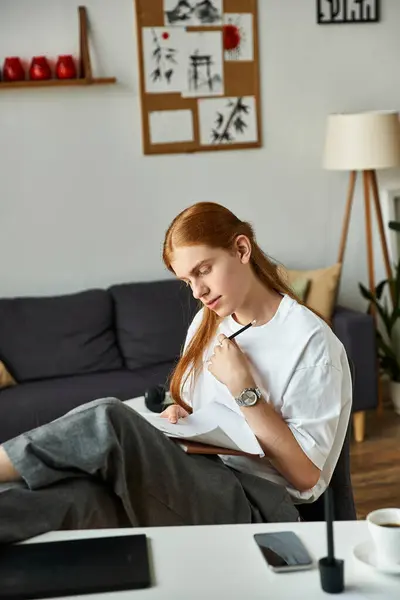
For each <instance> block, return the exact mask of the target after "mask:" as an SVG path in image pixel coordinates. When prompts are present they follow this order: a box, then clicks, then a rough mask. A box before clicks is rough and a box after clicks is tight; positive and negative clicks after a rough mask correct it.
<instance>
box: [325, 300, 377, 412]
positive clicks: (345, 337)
mask: <svg viewBox="0 0 400 600" xmlns="http://www.w3.org/2000/svg"><path fill="white" fill-rule="evenodd" d="M332 324H333V330H334V332H335V334H336V335H337V337H338V338H339V340H340V341H341V342H342V344H343V346H344V347H345V349H346V352H347V355H348V357H349V359H351V361H352V362H353V365H354V373H355V381H354V393H353V408H352V410H353V412H357V411H364V410H367V409H372V408H376V406H377V405H378V362H377V348H376V333H375V323H374V319H373V317H372V316H371V315H368V314H366V313H362V312H360V311H356V310H352V309H350V308H344V307H343V306H337V307H336V309H335V313H334V315H333V319H332Z"/></svg>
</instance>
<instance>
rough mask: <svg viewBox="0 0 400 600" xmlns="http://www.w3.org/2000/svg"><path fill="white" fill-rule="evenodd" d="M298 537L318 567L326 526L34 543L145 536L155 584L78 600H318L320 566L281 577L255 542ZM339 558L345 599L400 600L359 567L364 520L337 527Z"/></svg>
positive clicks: (395, 584) (53, 536) (394, 586)
mask: <svg viewBox="0 0 400 600" xmlns="http://www.w3.org/2000/svg"><path fill="white" fill-rule="evenodd" d="M288 530H292V531H295V532H296V533H297V534H298V535H299V537H300V538H301V539H302V541H303V542H304V543H305V545H306V547H307V548H308V550H309V552H310V553H311V555H312V556H313V558H314V559H315V561H317V560H318V559H319V558H321V557H323V556H325V555H326V535H325V524H324V523H291V524H286V523H274V524H262V525H217V526H202V527H164V528H162V527H154V528H143V529H142V528H140V529H118V530H115V529H114V530H89V531H67V532H54V533H48V534H45V535H42V536H38V537H37V538H33V539H32V540H29V541H28V542H27V543H30V542H31V541H43V542H45V541H54V540H60V539H71V538H81V537H95V536H111V535H131V534H132V533H145V534H146V535H147V536H148V540H149V549H150V560H151V568H152V573H153V584H152V587H151V588H148V589H145V590H132V591H124V592H115V593H114V592H112V593H110V592H109V593H106V594H92V595H85V596H74V598H75V600H78V599H80V600H128V599H129V600H136V599H138V600H139V599H140V598H143V599H148V600H152V599H153V598H162V599H163V600H170V599H171V600H180V599H182V600H197V599H201V600H213V599H214V598H215V599H218V600H225V599H227V600H236V599H237V600H239V599H240V600H258V599H260V600H261V599H262V600H279V599H280V598H288V599H293V600H297V599H306V600H316V599H322V598H324V599H325V600H326V598H328V597H329V595H328V594H325V592H323V591H322V589H321V587H320V581H319V572H318V568H317V566H315V567H314V568H313V569H312V570H310V571H302V572H294V573H285V574H276V573H273V572H272V571H271V570H270V569H269V568H268V567H267V565H266V563H265V561H264V558H263V556H262V554H261V552H260V550H259V549H258V546H257V545H256V543H255V541H254V539H253V535H254V533H257V532H268V531H288ZM334 531H335V549H336V556H337V557H338V558H343V559H344V560H345V582H346V591H345V593H343V594H341V595H340V596H338V597H339V598H341V599H345V598H351V599H352V600H365V599H371V600H378V599H379V600H380V599H382V600H395V599H396V600H399V599H400V576H394V575H385V574H383V573H380V572H378V571H376V570H375V569H373V568H372V567H368V566H366V565H364V564H362V563H360V562H358V561H357V560H356V559H355V558H354V556H353V553H352V549H353V547H354V545H356V544H358V543H359V542H363V541H365V540H367V539H368V537H369V534H368V531H367V526H366V522H365V521H354V522H338V523H335V526H334Z"/></svg>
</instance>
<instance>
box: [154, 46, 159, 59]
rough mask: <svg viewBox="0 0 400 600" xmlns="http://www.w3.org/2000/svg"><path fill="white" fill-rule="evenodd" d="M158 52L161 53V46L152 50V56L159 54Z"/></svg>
mask: <svg viewBox="0 0 400 600" xmlns="http://www.w3.org/2000/svg"><path fill="white" fill-rule="evenodd" d="M160 54H161V48H160V47H158V48H156V49H155V50H154V52H153V56H154V57H156V56H159V55H160Z"/></svg>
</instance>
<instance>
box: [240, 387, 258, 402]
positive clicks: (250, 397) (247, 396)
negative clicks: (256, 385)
mask: <svg viewBox="0 0 400 600" xmlns="http://www.w3.org/2000/svg"><path fill="white" fill-rule="evenodd" d="M257 400H258V397H257V394H256V393H255V392H252V391H251V390H248V391H246V392H245V393H244V394H243V401H244V403H245V404H247V405H251V404H255V403H256V402H257Z"/></svg>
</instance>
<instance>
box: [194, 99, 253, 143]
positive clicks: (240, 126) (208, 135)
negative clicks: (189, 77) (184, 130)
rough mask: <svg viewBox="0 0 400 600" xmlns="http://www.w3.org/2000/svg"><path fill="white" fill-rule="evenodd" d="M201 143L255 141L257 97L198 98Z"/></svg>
mask: <svg viewBox="0 0 400 600" xmlns="http://www.w3.org/2000/svg"><path fill="white" fill-rule="evenodd" d="M198 106H199V119H200V143H201V145H203V146H219V145H221V144H224V145H225V144H232V145H234V144H243V143H250V142H256V141H257V139H258V135H257V116H256V100H255V98H254V97H253V96H242V97H239V98H212V99H206V100H199V101H198Z"/></svg>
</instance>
